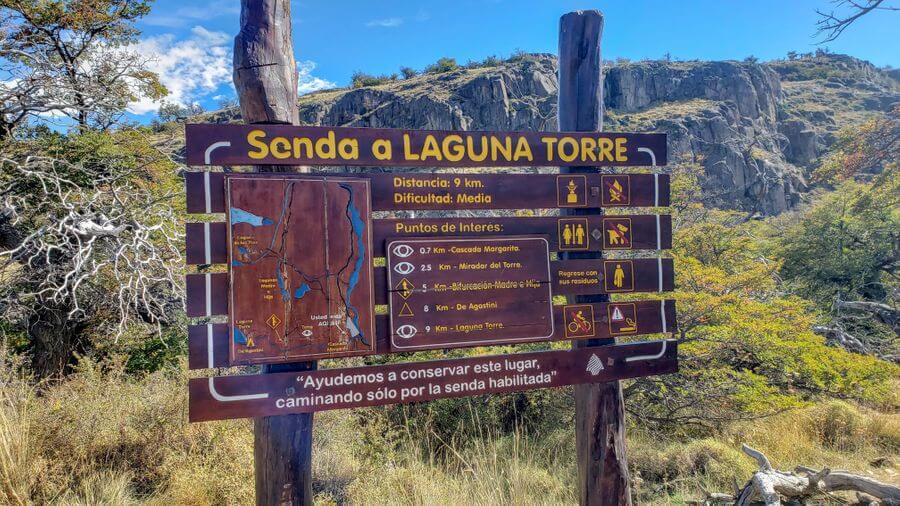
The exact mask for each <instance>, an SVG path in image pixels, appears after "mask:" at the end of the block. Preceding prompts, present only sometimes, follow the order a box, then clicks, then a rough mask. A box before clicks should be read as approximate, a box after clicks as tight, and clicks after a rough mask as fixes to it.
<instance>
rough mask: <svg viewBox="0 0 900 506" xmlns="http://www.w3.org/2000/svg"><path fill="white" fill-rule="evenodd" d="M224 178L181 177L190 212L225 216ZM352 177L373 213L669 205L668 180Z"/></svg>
mask: <svg viewBox="0 0 900 506" xmlns="http://www.w3.org/2000/svg"><path fill="white" fill-rule="evenodd" d="M236 175H238V174H236V173H232V174H229V176H228V177H235V176H236ZM247 176H249V175H244V177H247ZM225 177H226V176H225V174H224V173H221V172H187V173H185V185H186V187H187V210H188V212H190V213H222V212H225V197H224V188H225V185H224V179H225ZM253 177H260V178H264V177H274V176H266V175H263V174H254V175H253ZM277 177H292V178H296V179H309V178H311V177H314V176H307V175H301V174H297V175H291V176H284V175H279V176H277ZM352 177H354V178H362V179H368V180H369V181H371V185H372V210H373V211H418V210H445V211H452V210H467V209H485V210H489V209H521V208H522V207H523V203H527V207H528V208H529V209H596V208H601V207H603V208H614V207H660V206H668V205H669V204H670V193H671V188H670V187H671V184H670V178H669V175H667V174H447V173H421V174H386V173H374V174H372V173H369V174H355V175H353V176H352Z"/></svg>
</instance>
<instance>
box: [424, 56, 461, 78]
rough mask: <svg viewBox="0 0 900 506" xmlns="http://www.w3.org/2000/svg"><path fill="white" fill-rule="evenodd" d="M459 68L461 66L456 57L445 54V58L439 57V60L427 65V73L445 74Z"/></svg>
mask: <svg viewBox="0 0 900 506" xmlns="http://www.w3.org/2000/svg"><path fill="white" fill-rule="evenodd" d="M458 68H459V64H458V63H456V58H448V57H446V56H444V57H443V58H440V59H438V61H436V62H434V63H432V64H431V65H429V66H427V67H425V73H427V74H443V73H445V72H453V71H454V70H456V69H458Z"/></svg>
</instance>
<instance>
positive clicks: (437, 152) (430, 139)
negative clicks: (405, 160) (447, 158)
mask: <svg viewBox="0 0 900 506" xmlns="http://www.w3.org/2000/svg"><path fill="white" fill-rule="evenodd" d="M429 156H431V157H434V159H435V160H441V159H443V157H442V156H441V148H440V146H439V145H438V141H437V139H435V138H434V136H433V135H426V136H425V144H424V145H423V146H422V160H426V159H428V157H429Z"/></svg>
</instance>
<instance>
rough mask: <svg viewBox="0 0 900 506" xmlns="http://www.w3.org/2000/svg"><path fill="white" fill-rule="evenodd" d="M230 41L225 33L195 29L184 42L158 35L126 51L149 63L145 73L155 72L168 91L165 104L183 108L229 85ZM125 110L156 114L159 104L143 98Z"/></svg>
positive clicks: (172, 36)
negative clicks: (134, 53)
mask: <svg viewBox="0 0 900 506" xmlns="http://www.w3.org/2000/svg"><path fill="white" fill-rule="evenodd" d="M230 40H231V37H230V36H229V35H227V34H225V33H222V32H214V31H210V30H207V29H206V28H203V27H202V26H195V27H194V28H193V29H192V30H191V36H190V37H188V38H187V39H183V40H176V39H175V36H174V35H172V34H166V35H159V36H155V37H150V38H146V39H142V40H141V41H139V42H138V43H137V44H135V45H133V46H131V47H130V48H128V50H130V51H134V52H136V53H137V54H139V55H141V56H143V57H146V58H149V59H150V61H149V63H148V65H147V66H148V68H149V70H151V71H153V72H156V73H157V74H158V75H159V78H160V81H162V83H163V84H164V85H165V87H166V88H167V89H168V90H169V95H168V96H167V97H165V98H164V100H165V101H166V102H174V103H177V104H181V105H186V104H189V103H192V102H194V101H195V100H196V99H197V98H200V97H203V96H206V95H211V94H213V93H217V92H220V91H221V90H220V89H219V88H220V87H221V86H222V85H230V84H231V44H230ZM128 109H129V110H130V111H131V112H133V113H135V114H146V113H149V112H156V111H157V110H158V109H159V102H156V101H153V100H150V99H147V98H143V99H141V100H140V101H138V102H134V103H132V104H129V107H128Z"/></svg>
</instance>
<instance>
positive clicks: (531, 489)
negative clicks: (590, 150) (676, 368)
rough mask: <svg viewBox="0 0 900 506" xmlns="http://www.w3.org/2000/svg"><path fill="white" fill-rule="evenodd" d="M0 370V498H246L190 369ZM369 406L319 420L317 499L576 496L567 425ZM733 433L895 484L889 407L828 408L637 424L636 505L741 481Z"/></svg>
mask: <svg viewBox="0 0 900 506" xmlns="http://www.w3.org/2000/svg"><path fill="white" fill-rule="evenodd" d="M0 364H2V365H0V384H2V388H0V504H14V505H28V504H62V505H88V504H91V505H94V504H109V505H119V504H150V505H156V504H159V505H163V504H166V505H168V504H179V505H180V504H186V505H213V504H215V505H219V504H247V503H250V502H252V496H253V466H252V435H251V431H250V424H249V422H247V421H232V422H215V423H204V424H188V423H187V420H186V418H187V417H186V404H187V399H186V394H185V392H186V384H185V383H186V379H187V374H186V373H180V372H172V371H170V372H169V373H156V374H151V375H148V376H145V377H143V378H140V379H136V378H129V377H127V376H125V375H124V374H123V373H122V372H121V367H120V366H119V365H117V364H103V366H102V367H101V366H100V365H98V364H96V363H93V362H90V361H84V362H83V363H82V366H81V368H80V370H79V372H78V373H77V374H75V375H74V376H72V377H71V378H70V379H68V380H67V381H65V382H64V383H61V384H57V385H54V386H52V387H49V388H45V389H44V390H43V391H42V393H40V395H39V390H38V389H37V388H35V387H34V386H32V385H31V384H30V383H29V381H28V378H25V377H22V376H20V375H18V374H17V372H16V371H17V370H19V369H18V368H17V367H16V365H15V364H11V363H10V361H9V360H8V359H4V360H0ZM370 415H371V412H367V411H364V410H363V411H357V412H349V411H335V412H326V413H321V414H318V415H317V416H316V436H315V449H314V451H315V459H314V465H315V467H314V477H315V484H314V486H315V488H316V491H317V494H318V496H317V497H318V499H317V503H319V504H366V505H369V504H374V505H378V504H392V505H393V504H403V505H407V504H409V505H419V504H429V505H431V504H436V505H442V504H447V505H454V506H456V505H459V504H512V505H518V504H573V503H574V502H575V498H574V496H573V491H574V485H573V483H574V476H575V470H574V457H573V453H574V448H573V446H572V445H573V442H572V437H571V433H570V432H569V431H567V430H563V431H558V432H552V433H549V434H540V437H525V436H523V435H521V434H511V435H509V434H508V435H499V434H490V433H488V434H484V433H482V434H480V435H476V436H475V437H474V439H475V440H474V441H468V442H465V443H467V444H462V443H464V442H462V441H441V440H440V439H439V438H438V437H437V436H435V435H433V434H432V435H429V434H423V433H420V432H417V430H418V429H417V424H416V423H414V422H409V423H407V424H406V427H401V428H399V429H398V428H396V427H395V428H388V427H384V426H383V425H379V424H371V425H367V424H366V423H365V422H366V421H370ZM473 416H477V415H475V414H473ZM472 423H473V424H476V425H478V421H477V419H476V420H473V421H472ZM391 431H393V433H391ZM469 433H471V431H470V432H469ZM741 442H747V443H748V444H751V445H753V446H755V447H757V448H759V449H760V450H762V451H764V452H766V453H767V454H768V455H769V457H770V458H771V459H772V461H773V464H775V465H776V466H777V467H780V468H783V469H789V468H791V467H793V466H795V465H797V464H805V465H811V466H825V465H827V466H830V467H832V468H845V469H850V470H854V471H856V472H862V473H866V474H869V475H872V476H874V477H876V478H878V479H881V480H884V481H890V482H897V481H898V480H897V468H896V465H897V463H896V462H893V463H892V462H890V459H895V458H896V455H897V454H898V453H900V416H898V415H896V414H883V413H877V412H873V411H869V410H865V409H862V408H859V407H856V406H854V405H851V404H847V403H843V402H838V401H831V402H828V403H824V404H821V405H817V406H812V407H809V408H806V409H803V410H798V411H793V412H789V413H784V414H782V415H779V416H776V417H773V418H769V419H766V420H760V421H756V422H754V423H745V424H739V425H735V426H733V427H731V429H730V430H729V431H728V432H727V433H725V434H722V435H720V436H719V437H717V438H707V439H699V440H690V441H687V440H685V441H678V440H671V439H668V438H666V437H665V436H661V435H658V434H647V433H645V432H643V431H641V430H640V429H639V428H632V429H631V431H630V432H629V440H628V446H629V458H630V464H631V467H632V469H633V472H634V476H635V487H636V493H637V494H638V495H639V499H640V503H641V504H681V503H683V502H684V501H685V500H688V499H692V498H693V499H696V498H698V497H699V496H700V491H701V487H703V488H705V489H707V490H723V491H728V490H731V488H732V486H733V482H734V481H735V480H736V481H738V482H740V483H743V481H745V480H746V479H747V478H748V477H749V476H750V473H751V472H752V471H753V470H754V464H753V462H752V460H751V459H749V458H747V457H746V456H744V455H743V454H741V453H740V452H739V451H738V450H737V449H738V448H739V446H740V443H741ZM439 450H440V451H439ZM884 457H888V459H887V463H885V459H884Z"/></svg>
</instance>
